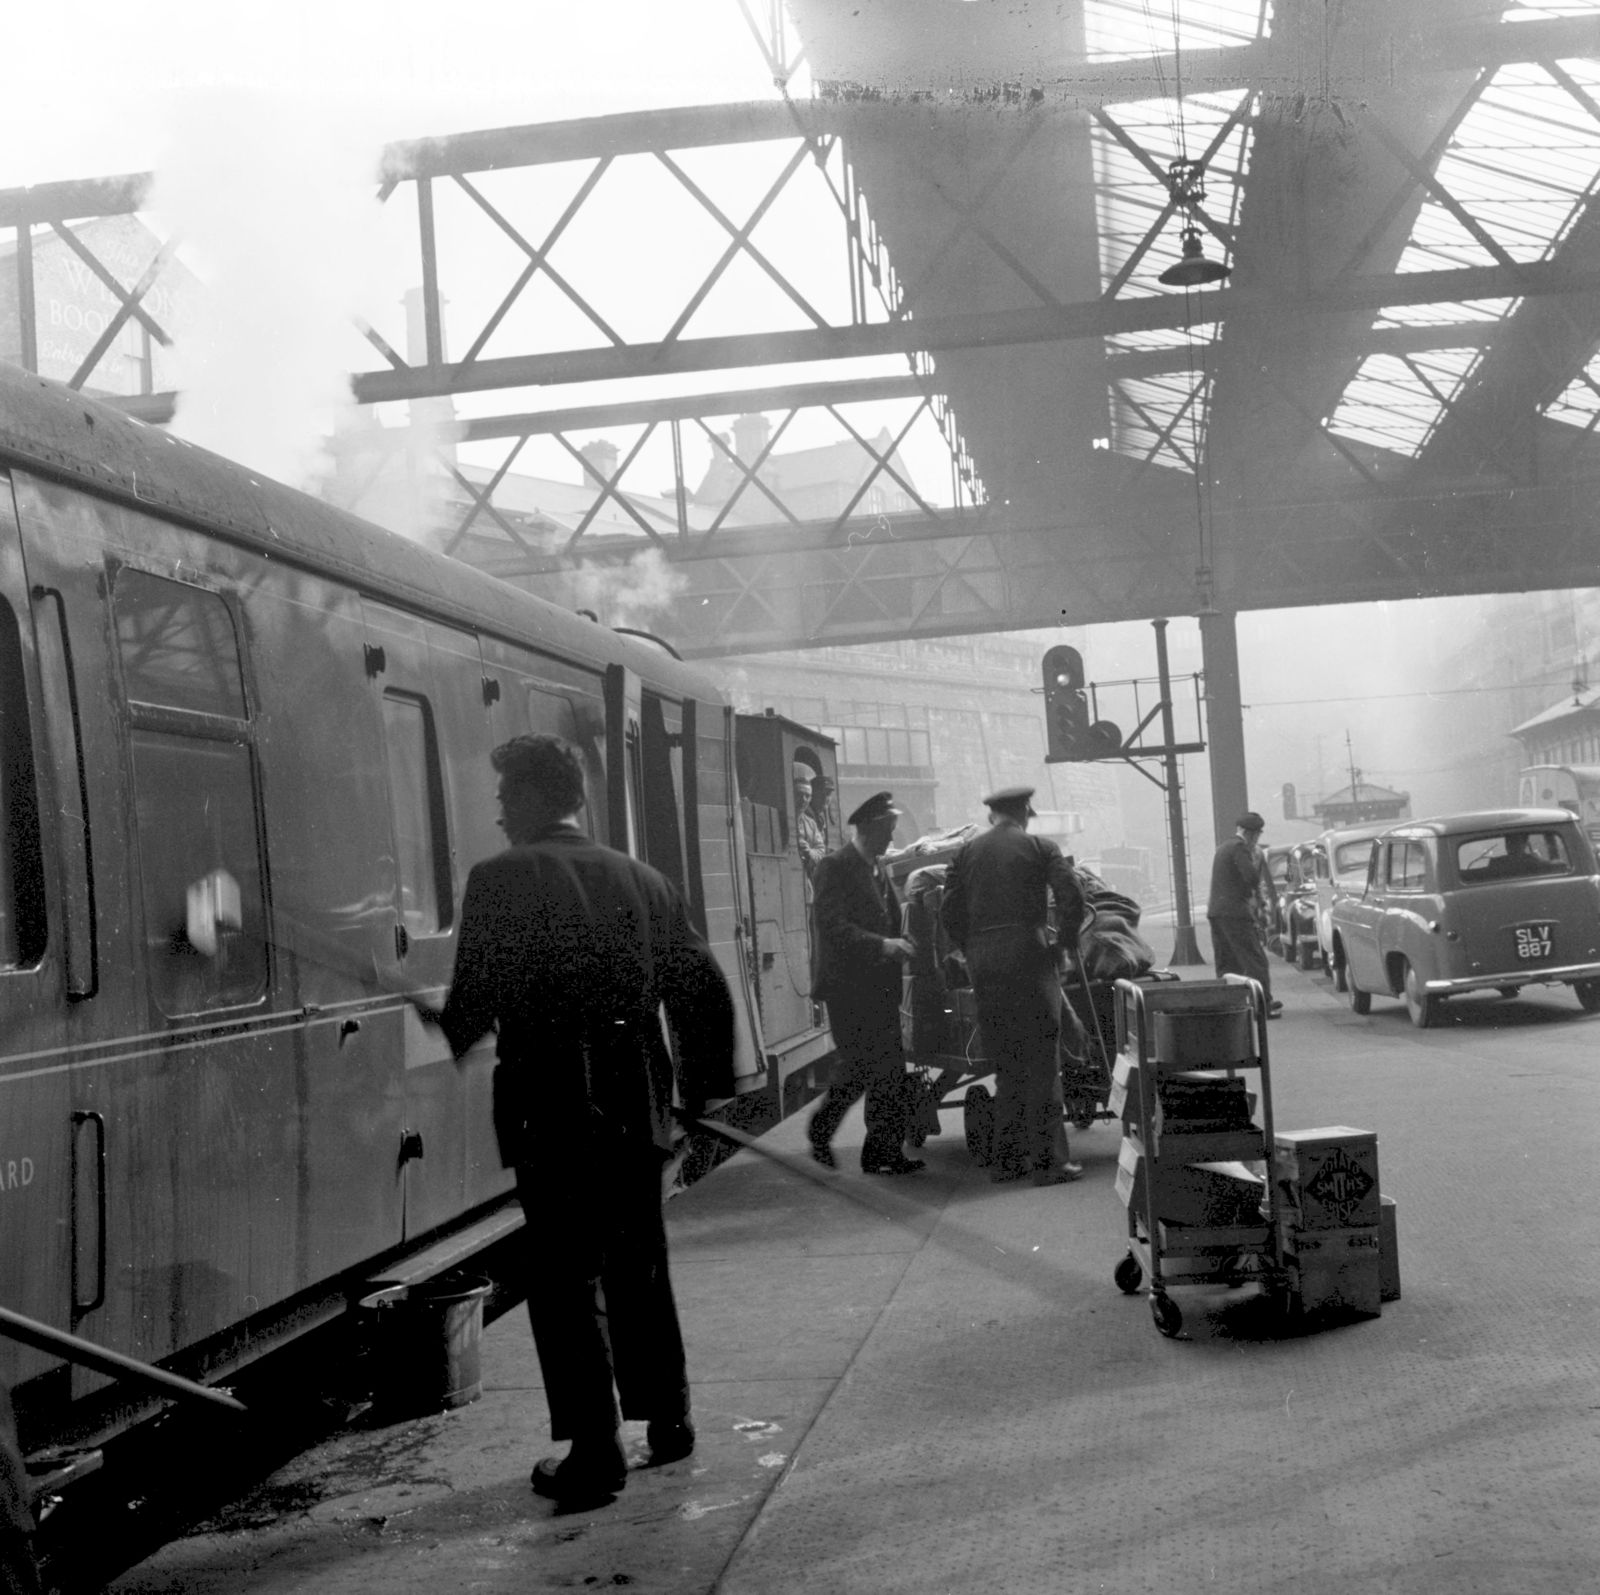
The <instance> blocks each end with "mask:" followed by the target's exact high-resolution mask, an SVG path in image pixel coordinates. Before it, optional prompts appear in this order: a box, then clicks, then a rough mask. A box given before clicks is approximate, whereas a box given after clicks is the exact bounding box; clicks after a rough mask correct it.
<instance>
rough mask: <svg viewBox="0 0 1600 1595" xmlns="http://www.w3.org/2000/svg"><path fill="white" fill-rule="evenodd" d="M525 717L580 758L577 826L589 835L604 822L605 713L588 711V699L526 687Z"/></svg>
mask: <svg viewBox="0 0 1600 1595" xmlns="http://www.w3.org/2000/svg"><path fill="white" fill-rule="evenodd" d="M528 717H529V722H530V724H531V726H532V728H533V730H534V731H536V732H546V733H548V734H549V735H551V736H557V737H564V738H565V739H566V740H567V741H568V742H570V743H571V744H572V745H573V746H574V747H575V748H576V749H577V750H578V752H579V753H580V754H581V755H582V756H583V793H584V804H583V813H582V814H580V815H579V816H578V823H579V824H580V825H582V826H583V828H584V830H585V831H587V832H588V833H589V835H590V836H594V835H595V834H596V828H597V827H598V826H601V825H603V824H604V823H605V811H606V762H605V713H604V711H603V710H600V711H598V712H595V711H593V710H591V708H590V706H589V703H588V700H583V701H582V702H581V704H578V703H574V701H573V700H572V699H571V698H569V697H568V696H567V695H566V693H564V692H552V691H550V690H549V689H548V688H546V687H535V686H530V687H529V688H528Z"/></svg>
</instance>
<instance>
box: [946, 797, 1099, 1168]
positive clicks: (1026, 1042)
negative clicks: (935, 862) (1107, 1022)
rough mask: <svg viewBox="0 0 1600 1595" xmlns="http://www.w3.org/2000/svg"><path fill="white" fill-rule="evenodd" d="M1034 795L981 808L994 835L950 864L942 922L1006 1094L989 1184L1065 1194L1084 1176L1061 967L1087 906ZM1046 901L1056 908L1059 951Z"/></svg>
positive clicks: (999, 1107)
mask: <svg viewBox="0 0 1600 1595" xmlns="http://www.w3.org/2000/svg"><path fill="white" fill-rule="evenodd" d="M1033 791H1034V789H1033V788H1032V787H1031V786H1012V787H1006V788H1005V789H1004V790H1002V791H999V792H994V793H991V794H990V795H989V796H988V797H986V798H985V799H984V800H983V801H984V802H985V803H986V804H987V805H988V807H989V811H990V826H989V829H988V830H987V831H984V832H982V833H981V834H980V835H978V836H975V837H973V838H972V840H971V841H970V842H967V843H965V844H964V845H963V846H962V848H961V851H960V852H959V853H957V854H956V856H955V859H954V860H953V862H952V863H951V865H950V872H949V875H948V876H947V877H946V880H945V894H944V903H943V906H942V907H941V909H940V919H941V921H942V922H943V924H944V928H945V930H946V931H947V932H949V935H950V939H951V940H952V941H953V942H954V943H955V944H956V945H957V946H958V947H960V948H961V949H962V951H963V952H964V953H965V954H966V958H967V968H968V970H969V971H970V972H971V975H972V989H973V995H974V996H975V997H976V998H977V1003H978V1023H979V1025H980V1026H981V1028H982V1032H983V1044H984V1056H985V1058H986V1059H987V1060H988V1061H989V1062H990V1063H992V1064H993V1065H994V1070H995V1077H996V1078H995V1083H996V1085H997V1086H998V1088H999V1101H998V1102H997V1103H996V1105H995V1127H994V1130H995V1136H994V1168H993V1169H992V1171H991V1173H990V1176H989V1177H990V1178H991V1179H992V1180H995V1181H997V1182H1001V1181H1006V1180H1018V1179H1022V1178H1024V1177H1025V1176H1026V1177H1031V1179H1032V1181H1033V1183H1034V1184H1035V1185H1064V1184H1066V1183H1067V1182H1068V1181H1069V1180H1075V1179H1077V1178H1079V1177H1080V1176H1081V1175H1082V1173H1083V1169H1082V1168H1081V1167H1080V1166H1079V1165H1078V1164H1076V1163H1071V1162H1068V1160H1067V1127H1066V1114H1065V1106H1064V1103H1063V1101H1062V1094H1061V1059H1060V1054H1059V1050H1058V1049H1059V1042H1060V1034H1061V977H1060V963H1061V961H1062V960H1064V959H1065V957H1066V949H1067V948H1069V947H1071V946H1072V945H1073V944H1074V943H1075V942H1076V940H1077V936H1078V931H1079V929H1080V928H1081V926H1082V924H1083V917H1084V907H1083V894H1082V892H1080V891H1079V889H1078V883H1077V881H1076V880H1075V879H1074V877H1073V874H1072V866H1071V865H1070V864H1068V862H1067V860H1066V858H1065V857H1064V856H1063V854H1062V852H1061V849H1060V848H1059V847H1057V846H1056V844H1055V843H1054V842H1052V841H1051V840H1050V839H1049V837H1046V836H1029V835H1028V821H1029V820H1030V819H1032V818H1033V815H1034V808H1033V804H1032V803H1031V802H1030V801H1029V800H1030V799H1031V798H1032V797H1033ZM1047 894H1048V895H1049V896H1051V897H1054V899H1055V905H1056V936H1055V941H1054V943H1052V941H1051V937H1050V930H1049V924H1048V916H1047V902H1046V895H1047Z"/></svg>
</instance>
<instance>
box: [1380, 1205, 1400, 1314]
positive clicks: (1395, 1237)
mask: <svg viewBox="0 0 1600 1595" xmlns="http://www.w3.org/2000/svg"><path fill="white" fill-rule="evenodd" d="M1382 1203H1383V1205H1382V1206H1381V1207H1380V1208H1379V1209H1378V1297H1379V1299H1380V1300H1382V1301H1399V1300H1400V1232H1399V1230H1398V1228H1397V1227H1396V1224H1395V1206H1394V1198H1393V1197H1392V1196H1385V1197H1384V1198H1383V1199H1382Z"/></svg>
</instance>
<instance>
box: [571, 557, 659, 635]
mask: <svg viewBox="0 0 1600 1595" xmlns="http://www.w3.org/2000/svg"><path fill="white" fill-rule="evenodd" d="M566 583H567V586H568V589H569V591H570V593H571V603H572V606H573V607H574V608H577V609H592V610H593V611H594V612H595V613H596V614H597V615H598V616H599V617H600V619H601V620H602V621H603V622H604V623H605V624H606V625H608V626H635V625H638V624H639V622H640V621H643V620H647V619H649V618H650V617H651V616H652V615H656V614H659V613H661V612H662V611H663V610H666V609H670V608H671V607H672V602H673V600H674V599H675V598H676V597H677V596H678V594H679V593H681V592H682V591H683V590H684V589H685V588H686V587H687V586H688V585H689V581H688V578H687V577H686V576H685V575H684V574H683V573H682V572H681V571H678V570H674V569H673V568H672V566H671V565H670V564H669V563H668V562H667V559H666V556H665V555H664V554H663V553H662V552H661V550H660V549H658V548H647V549H645V550H644V552H643V553H639V554H635V555H634V556H633V558H632V559H630V560H629V561H628V562H627V563H626V564H625V565H595V564H585V565H580V566H579V567H578V568H577V570H575V571H573V572H572V573H571V574H570V575H569V576H568V577H567V578H566Z"/></svg>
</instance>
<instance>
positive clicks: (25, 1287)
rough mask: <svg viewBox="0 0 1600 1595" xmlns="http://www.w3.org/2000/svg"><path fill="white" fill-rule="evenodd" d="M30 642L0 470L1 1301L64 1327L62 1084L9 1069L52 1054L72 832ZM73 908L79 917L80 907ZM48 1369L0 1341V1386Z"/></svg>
mask: <svg viewBox="0 0 1600 1595" xmlns="http://www.w3.org/2000/svg"><path fill="white" fill-rule="evenodd" d="M33 638H34V628H33V626H32V625H31V624H30V622H29V602H28V587H27V579H26V577H25V576H24V574H23V569H22V551H21V545H20V543H19V540H18V536H17V529H16V522H15V520H14V519H13V518H12V503H11V483H10V480H9V478H7V477H6V476H5V475H4V473H0V1061H4V1062H5V1064H6V1067H5V1069H4V1071H3V1074H0V1223H3V1225H4V1231H5V1233H6V1234H7V1235H8V1236H10V1237H12V1243H11V1244H9V1245H6V1246H3V1247H0V1302H3V1303H4V1304H5V1305H6V1306H8V1307H13V1308H15V1309H16V1310H17V1311H19V1312H22V1313H25V1314H27V1315H28V1316H29V1317H32V1318H42V1319H45V1320H47V1321H48V1322H50V1323H53V1324H56V1325H58V1326H59V1327H61V1328H69V1327H71V1325H70V1324H69V1322H68V1321H67V1312H66V1307H67V1280H68V1277H69V1271H70V1268H71V1259H70V1256H69V1251H70V1240H71V1237H70V1231H69V1225H68V1224H67V1223H64V1222H62V1220H63V1219H64V1218H67V1217H68V1216H69V1205H70V1203H71V1199H72V1198H71V1183H70V1174H71V1168H70V1156H71V1153H70V1140H69V1131H68V1124H69V1114H70V1112H71V1104H70V1097H69V1090H70V1080H71V1076H70V1074H69V1072H68V1070H67V1069H65V1068H61V1067H55V1068H52V1067H50V1066H49V1064H48V1063H46V1064H44V1066H42V1067H41V1066H40V1065H39V1064H35V1065H34V1066H32V1067H29V1066H27V1065H25V1064H12V1063H11V1062H10V1061H9V1060H11V1059H13V1058H15V1057H17V1056H18V1055H19V1054H21V1055H26V1054H28V1053H30V1052H31V1053H33V1054H34V1056H35V1057H36V1058H40V1059H46V1058H49V1057H50V1056H51V1054H52V1053H53V1054H54V1055H55V1056H56V1057H60V1056H61V1054H60V1052H59V1051H58V1050H57V1045H56V1044H57V1043H58V1042H59V1037H60V1034H61V1029H62V1024H63V1016H64V1013H65V1010H66V1008H67V1003H68V998H67V993H66V991H65V990H64V989H63V985H64V980H65V977H66V976H67V974H68V971H67V970H66V968H65V967H64V966H65V962H66V961H65V958H64V957H63V955H62V952H61V942H62V941H63V928H64V927H63V925H62V921H61V915H62V910H63V907H64V906H65V905H66V898H65V896H64V894H63V893H62V891H61V890H60V880H59V873H60V872H59V869H58V870H57V871H55V872H53V873H55V874H57V876H58V879H57V881H55V882H54V883H51V884H49V885H47V869H46V864H45V859H44V857H43V856H42V852H41V846H40V838H41V820H43V822H44V823H43V830H44V832H45V834H46V836H47V837H48V838H49V839H50V842H49V844H48V845H49V846H50V856H51V857H52V858H53V859H57V860H59V851H58V850H59V849H60V847H61V846H62V844H63V839H65V840H66V841H70V840H71V835H70V827H71V826H72V824H73V823H74V820H75V819H76V820H77V822H78V824H79V833H78V834H79V835H80V836H81V834H82V825H81V816H80V815H79V814H78V813H77V811H78V810H79V803H78V791H77V789H76V787H77V783H76V780H75V779H74V791H73V793H72V800H73V801H72V802H70V803H66V804H63V803H61V802H59V800H57V799H56V798H55V796H54V793H53V791H52V787H53V784H54V783H53V779H52V776H53V772H52V770H51V768H50V767H51V764H52V762H53V761H52V759H51V757H50V753H49V751H48V750H49V748H50V743H49V740H48V738H49V735H50V731H51V729H52V728H51V727H48V726H46V725H45V723H44V717H43V716H42V715H39V714H37V713H35V712H34V710H33V708H32V706H34V705H37V704H38V703H39V699H38V697H37V696H36V694H35V693H34V692H32V691H30V681H31V678H32V677H33V676H34V672H35V666H36V660H35V657H34V653H33V648H34V641H33ZM63 729H64V732H65V736H64V742H65V748H66V750H67V751H68V752H69V754H70V757H69V760H68V764H67V766H66V769H67V770H68V771H69V772H70V773H72V774H73V776H74V778H75V776H76V770H77V762H78V761H77V758H76V754H75V752H72V751H71V750H73V748H74V741H73V737H72V731H71V726H70V724H69V725H67V726H66V727H64V728H63ZM41 787H42V790H43V792H44V794H45V796H44V797H43V798H41ZM63 833H65V837H64V836H63ZM47 895H48V899H49V900H48V902H47ZM85 900H86V899H85ZM75 906H76V907H77V909H78V911H79V912H80V915H81V909H82V905H81V903H80V904H79V905H75ZM83 928H85V927H83V926H82V925H81V923H80V930H82V929H83ZM79 945H80V964H79V965H78V966H77V967H78V968H79V970H80V973H81V974H82V975H84V976H86V975H87V964H86V963H85V962H84V961H83V954H84V953H85V952H86V948H87V943H86V942H85V941H82V940H80V944H79ZM24 1236H25V1237H27V1244H26V1245H23V1244H22V1243H21V1239H22V1237H24ZM86 1240H87V1241H88V1242H89V1246H90V1251H89V1257H88V1262H89V1265H90V1266H89V1268H88V1271H87V1277H86V1278H85V1279H84V1280H83V1281H82V1284H83V1286H84V1289H85V1290H89V1289H91V1288H92V1282H93V1279H94V1273H93V1267H92V1259H93V1256H94V1252H93V1246H94V1237H92V1236H90V1237H86ZM53 1361H54V1359H53V1358H51V1357H48V1356H46V1355H44V1354H43V1353H40V1352H35V1351H31V1350H27V1349H25V1348H24V1347H22V1346H20V1345H18V1344H16V1343H15V1342H10V1343H6V1344H4V1345H0V1379H3V1380H5V1381H7V1382H8V1383H10V1384H13V1385H15V1384H17V1383H18V1382H20V1380H22V1379H25V1378H29V1377H31V1376H32V1375H34V1374H35V1373H37V1372H39V1371H40V1370H41V1369H43V1368H45V1367H47V1366H49V1365H50V1364H51V1363H52V1362H53Z"/></svg>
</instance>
